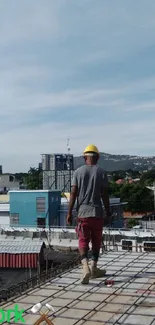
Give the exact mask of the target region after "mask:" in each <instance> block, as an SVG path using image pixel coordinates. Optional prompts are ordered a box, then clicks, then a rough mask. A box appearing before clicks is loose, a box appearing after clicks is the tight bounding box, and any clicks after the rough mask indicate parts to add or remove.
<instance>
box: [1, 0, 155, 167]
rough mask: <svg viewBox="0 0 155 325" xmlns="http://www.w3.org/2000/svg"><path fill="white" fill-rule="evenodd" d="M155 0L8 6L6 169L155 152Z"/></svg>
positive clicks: (4, 6) (17, 1)
mask: <svg viewBox="0 0 155 325" xmlns="http://www.w3.org/2000/svg"><path fill="white" fill-rule="evenodd" d="M154 14H155V1H154V0H147V1H146V0H137V1H135V0H125V1H124V0H117V1H116V0H111V1H109V0H97V1H95V0H78V1H69V0H57V1H55V0H45V1H42V0H33V1H30V0H22V1H21V0H14V1H10V0H1V1H0V47H1V51H0V71H1V73H0V107H1V108H0V148H1V150H0V164H3V166H4V171H5V172H7V171H10V172H16V171H27V170H28V169H29V167H30V166H35V165H37V164H38V162H39V161H40V159H41V157H40V154H41V153H52V152H65V151H66V145H67V138H70V145H71V151H72V153H74V154H75V155H76V154H81V152H82V150H83V148H84V147H85V146H86V145H87V144H89V143H94V144H96V145H97V146H98V147H99V149H100V150H101V151H105V152H109V153H119V154H123V153H127V154H137V155H154V148H155V145H154V144H155V131H154V130H155V91H154V89H155V59H154V58H155V32H154V31H155V19H154Z"/></svg>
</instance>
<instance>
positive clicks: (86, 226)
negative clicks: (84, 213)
mask: <svg viewBox="0 0 155 325" xmlns="http://www.w3.org/2000/svg"><path fill="white" fill-rule="evenodd" d="M102 230H103V219H102V218H96V217H92V218H78V223H77V227H76V233H77V236H78V239H79V248H85V249H88V250H89V243H90V241H91V242H92V250H93V251H94V252H99V250H100V248H101V243H102Z"/></svg>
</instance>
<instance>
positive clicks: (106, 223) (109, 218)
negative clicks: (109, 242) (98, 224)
mask: <svg viewBox="0 0 155 325" xmlns="http://www.w3.org/2000/svg"><path fill="white" fill-rule="evenodd" d="M111 223H112V216H111V214H109V215H107V216H106V217H105V218H104V227H110V226H111Z"/></svg>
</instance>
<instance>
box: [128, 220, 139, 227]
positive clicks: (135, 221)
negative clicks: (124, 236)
mask: <svg viewBox="0 0 155 325" xmlns="http://www.w3.org/2000/svg"><path fill="white" fill-rule="evenodd" d="M137 224H138V222H137V220H135V219H130V220H129V221H128V228H133V227H135V226H137Z"/></svg>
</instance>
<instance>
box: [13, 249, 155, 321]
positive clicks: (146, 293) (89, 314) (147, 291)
mask: <svg viewBox="0 0 155 325" xmlns="http://www.w3.org/2000/svg"><path fill="white" fill-rule="evenodd" d="M116 255H117V256H116V257H114V258H113V259H112V260H109V261H108V262H107V263H106V264H105V266H106V267H108V266H109V264H110V265H112V264H113V263H115V262H117V261H119V259H120V258H121V259H122V258H123V257H124V258H126V256H127V257H128V256H130V255H129V253H128V252H125V253H123V254H121V253H119V254H118V253H116ZM131 255H135V254H134V253H131ZM145 256H149V254H148V253H141V254H140V255H139V256H138V254H136V255H135V258H134V259H132V260H130V261H129V263H127V264H126V265H124V266H122V268H121V269H120V270H118V271H116V272H115V273H114V274H113V275H110V276H107V279H114V278H115V276H119V275H120V276H121V275H122V274H121V273H122V272H123V271H126V270H127V268H128V267H130V266H132V264H134V262H135V261H136V262H137V263H138V262H139V260H140V259H142V258H144V257H145ZM143 262H144V260H143ZM154 264H155V263H154V260H152V261H151V262H150V263H148V264H147V266H146V265H145V266H144V267H143V268H142V269H141V270H140V271H139V272H137V274H136V275H135V276H134V277H133V278H130V279H129V280H128V285H126V283H124V280H123V284H122V285H121V286H120V287H119V288H116V290H114V291H113V292H112V293H111V294H110V295H109V296H108V297H107V298H105V299H103V300H102V301H101V302H99V303H98V304H97V306H96V307H95V308H94V309H92V310H87V309H86V308H84V309H83V310H84V311H88V312H87V313H86V314H85V316H84V317H81V318H80V319H77V318H76V317H69V316H67V319H69V318H70V319H72V320H73V319H75V322H74V325H78V323H79V324H80V325H82V324H84V323H85V322H86V320H87V321H90V320H91V317H92V311H93V312H94V315H95V313H96V312H99V311H100V307H101V308H102V305H103V303H105V304H107V303H110V304H119V302H116V303H115V302H112V301H109V302H108V300H109V298H110V297H112V296H114V297H113V299H112V300H114V298H115V297H117V296H119V294H121V296H123V292H122V291H123V289H127V290H129V291H130V289H131V288H128V286H129V285H130V284H131V283H133V282H134V281H135V279H136V277H138V275H140V274H142V273H143V272H145V271H147V270H148V269H149V268H150V267H151V266H153V265H154ZM133 267H134V266H133ZM63 275H64V276H65V274H63ZM122 276H123V278H124V275H122ZM77 281H78V279H77V278H76V279H75V280H74V279H73V282H72V283H69V284H68V285H65V287H63V288H62V289H60V290H59V292H57V293H55V294H53V295H51V296H50V297H48V298H47V297H44V299H42V300H41V301H40V302H41V303H43V302H44V301H47V299H48V300H49V299H56V298H57V299H60V298H61V294H64V293H65V292H68V291H69V287H70V286H71V285H72V286H73V285H75V286H78V285H79V284H77ZM104 281H105V279H104V280H102V281H100V283H99V284H94V285H92V287H91V289H88V290H87V291H79V290H78V293H81V295H79V297H78V298H75V299H74V301H72V302H71V303H69V304H67V305H65V299H66V298H63V300H64V306H62V307H60V308H58V310H57V312H56V313H55V317H59V318H61V319H62V320H63V319H65V318H66V317H64V316H63V315H61V314H62V313H63V312H64V309H66V310H69V309H71V308H74V309H76V310H77V312H78V311H80V310H81V309H82V308H76V304H77V303H78V302H80V301H81V300H82V299H81V298H82V296H84V295H85V294H88V296H87V297H86V298H85V299H86V300H87V298H88V297H89V296H91V294H92V293H95V294H97V290H98V288H100V287H101V286H102V285H103V283H104ZM52 283H53V284H54V282H53V281H52ZM52 283H51V284H52ZM144 284H146V282H144V283H141V285H144ZM60 285H62V286H63V283H62V284H60ZM153 286H154V283H153V284H150V286H149V287H148V288H147V289H144V291H143V292H142V294H141V295H139V296H138V297H137V299H136V300H135V302H134V303H133V304H132V305H131V304H128V303H126V302H125V304H124V305H125V306H128V305H129V307H128V308H127V309H126V310H125V311H124V312H123V313H121V311H120V312H119V310H118V311H117V312H116V313H114V312H113V316H112V317H111V318H110V319H109V320H108V321H107V322H105V321H95V322H97V323H99V324H107V323H108V324H113V325H116V324H120V321H121V318H123V317H125V316H126V317H125V319H123V321H125V320H126V319H127V317H128V316H129V315H130V314H131V312H130V310H131V308H133V307H134V310H135V309H136V307H137V302H138V300H140V299H142V298H143V299H142V301H144V300H145V299H146V298H148V297H151V288H152V287H153ZM46 289H48V287H46ZM94 289H96V291H93V290H94ZM71 291H74V289H71ZM131 291H132V292H131V293H133V294H134V292H133V289H131ZM75 292H76V288H75ZM58 293H59V295H58V296H57V294H58ZM103 294H104V292H103ZM105 294H107V291H106V292H105ZM133 294H131V297H133ZM154 294H155V291H154ZM154 294H153V296H154ZM127 295H128V296H130V293H128V294H124V296H127ZM146 296H147V297H146ZM42 298H43V297H42ZM74 302H75V304H74ZM13 303H17V301H13ZM70 305H72V306H70ZM122 307H123V305H122ZM8 308H9V307H8ZM28 310H29V308H28V309H27V310H25V311H26V313H28ZM28 314H29V313H28ZM116 314H121V315H120V317H119V318H118V319H117V320H116V321H112V318H113V317H114V316H115V315H116ZM136 315H137V316H138V314H136ZM139 315H140V316H142V315H141V314H139ZM38 316H39V315H38ZM50 317H52V320H53V316H52V315H50ZM153 321H154V320H153ZM153 321H152V323H151V324H153ZM10 324H14V323H10ZM128 325H129V324H128Z"/></svg>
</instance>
